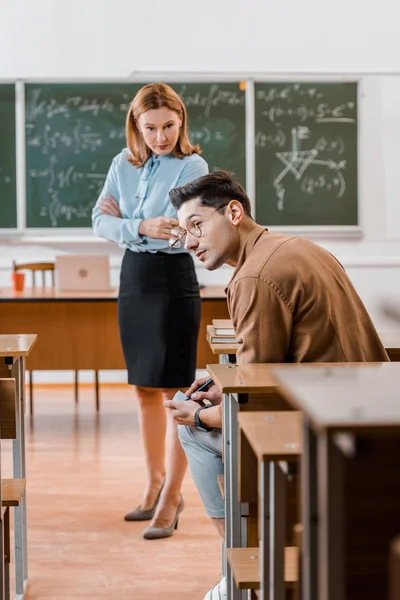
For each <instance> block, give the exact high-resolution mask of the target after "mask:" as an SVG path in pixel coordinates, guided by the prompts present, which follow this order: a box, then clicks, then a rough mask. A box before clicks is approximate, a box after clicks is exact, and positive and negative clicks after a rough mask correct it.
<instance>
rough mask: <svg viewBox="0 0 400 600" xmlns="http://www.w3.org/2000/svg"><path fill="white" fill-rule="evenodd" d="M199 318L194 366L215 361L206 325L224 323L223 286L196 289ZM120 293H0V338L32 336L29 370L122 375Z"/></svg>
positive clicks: (39, 290)
mask: <svg viewBox="0 0 400 600" xmlns="http://www.w3.org/2000/svg"><path fill="white" fill-rule="evenodd" d="M200 295H201V298H202V316H201V325H200V332H199V342H198V356H197V367H198V368H203V369H204V368H205V366H206V364H207V362H213V354H212V352H211V350H210V348H209V347H208V344H207V342H206V325H207V323H210V322H211V321H212V319H215V318H221V319H223V318H227V317H228V308H227V304H226V296H225V293H224V288H223V286H208V287H205V288H203V289H202V290H200ZM117 298H118V290H113V291H111V292H90V293H87V292H75V293H73V292H68V293H63V292H58V291H56V290H53V289H52V288H44V289H39V288H38V289H36V290H32V289H29V288H27V289H26V290H25V291H24V292H17V293H15V292H13V291H12V290H11V288H1V289H0V311H1V313H0V314H1V319H0V334H6V333H10V334H14V333H26V332H29V331H31V332H34V333H36V334H38V342H37V345H36V348H35V350H34V352H33V353H32V355H31V356H30V357H29V358H28V359H27V365H26V366H27V369H30V370H38V371H40V370H50V371H51V370H73V371H75V370H80V369H88V370H94V371H96V370H97V371H100V370H108V369H110V370H113V369H123V370H125V363H124V359H123V355H122V349H121V344H120V338H119V330H118V318H117Z"/></svg>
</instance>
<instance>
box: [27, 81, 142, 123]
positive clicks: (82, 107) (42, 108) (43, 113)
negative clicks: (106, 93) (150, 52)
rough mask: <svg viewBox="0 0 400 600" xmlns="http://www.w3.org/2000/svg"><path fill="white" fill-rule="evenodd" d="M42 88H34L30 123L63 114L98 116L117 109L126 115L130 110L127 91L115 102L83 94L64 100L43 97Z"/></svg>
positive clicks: (30, 97)
mask: <svg viewBox="0 0 400 600" xmlns="http://www.w3.org/2000/svg"><path fill="white" fill-rule="evenodd" d="M41 94H42V90H41V88H35V89H33V90H32V92H31V94H30V96H29V101H28V103H27V111H26V121H27V123H28V124H32V123H35V121H37V120H38V119H41V118H45V119H48V120H50V119H53V118H54V117H56V116H58V115H61V116H62V117H64V118H65V119H69V118H71V117H72V116H74V115H75V114H77V113H78V114H91V115H93V116H94V117H98V116H99V115H100V114H104V115H107V114H110V113H114V112H115V111H117V112H121V113H123V114H124V115H125V114H126V112H127V110H128V106H129V103H130V101H131V97H130V96H129V95H128V94H126V93H121V98H120V100H119V101H118V102H115V101H114V102H113V101H112V100H110V99H108V98H102V99H99V98H96V97H93V98H85V97H83V96H79V95H76V96H66V97H65V99H63V101H62V102H60V101H59V100H57V99H56V98H54V97H50V98H43V99H41Z"/></svg>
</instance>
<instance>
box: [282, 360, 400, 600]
mask: <svg viewBox="0 0 400 600" xmlns="http://www.w3.org/2000/svg"><path fill="white" fill-rule="evenodd" d="M273 373H274V376H275V377H276V379H277V380H278V382H280V384H281V388H280V389H281V394H282V395H284V397H285V398H286V399H287V400H288V402H290V403H291V404H292V406H293V407H294V408H296V409H298V410H301V411H303V413H304V415H305V431H304V438H303V439H304V452H303V465H302V488H303V491H304V496H303V497H304V498H305V501H304V512H303V519H302V523H303V527H304V535H303V540H304V541H303V584H304V587H303V597H304V598H308V599H309V600H317V599H318V600H345V599H348V598H351V599H352V600H380V599H382V598H387V597H388V580H389V577H388V554H389V547H390V543H391V541H392V540H393V538H394V537H395V536H396V535H398V533H399V531H400V510H399V506H400V477H399V473H400V401H399V399H400V395H399V383H400V364H398V363H381V364H380V363H375V364H365V363H364V364H361V363H359V364H357V365H354V364H353V365H350V366H349V365H348V364H347V365H340V364H337V365H331V366H329V367H326V366H322V365H320V366H317V367H315V366H309V365H296V366H291V367H289V368H285V369H282V368H275V369H274V371H273Z"/></svg>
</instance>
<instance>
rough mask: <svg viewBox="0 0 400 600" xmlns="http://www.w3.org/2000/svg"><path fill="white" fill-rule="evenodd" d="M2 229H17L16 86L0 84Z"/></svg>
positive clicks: (0, 214)
mask: <svg viewBox="0 0 400 600" xmlns="http://www.w3.org/2000/svg"><path fill="white" fill-rule="evenodd" d="M0 132H1V134H0V198H1V210H0V229H3V228H4V229H10V228H15V227H17V183H16V179H17V170H16V151H15V149H16V148H15V145H16V136H15V85H14V84H9V83H3V84H0Z"/></svg>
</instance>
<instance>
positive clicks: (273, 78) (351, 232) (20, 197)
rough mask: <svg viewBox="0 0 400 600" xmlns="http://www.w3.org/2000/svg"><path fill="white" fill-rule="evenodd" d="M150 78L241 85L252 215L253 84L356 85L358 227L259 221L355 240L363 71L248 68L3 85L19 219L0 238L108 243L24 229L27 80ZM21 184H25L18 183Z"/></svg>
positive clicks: (79, 234) (83, 231) (83, 232)
mask: <svg viewBox="0 0 400 600" xmlns="http://www.w3.org/2000/svg"><path fill="white" fill-rule="evenodd" d="M151 81H164V82H165V83H170V84H173V83H183V82H187V83H242V82H243V84H244V85H245V90H246V94H245V132H246V133H245V137H246V191H247V193H248V195H249V197H250V199H251V203H252V209H253V215H254V216H255V218H256V219H257V215H256V214H255V205H256V200H255V179H256V174H255V145H254V138H255V114H254V108H255V107H254V85H255V83H258V82H260V83H261V82H270V83H272V82H282V81H293V82H309V83H317V82H319V83H325V82H332V83H334V82H339V83H342V82H353V83H357V102H358V123H357V127H358V128H357V160H358V165H357V185H358V198H357V209H358V225H357V226H343V225H341V226H279V227H274V226H268V223H266V224H263V223H260V224H262V225H265V226H267V227H268V228H269V229H270V230H271V231H280V232H282V233H292V234H300V235H304V236H306V237H311V238H346V239H349V238H350V239H351V238H358V237H362V235H363V230H362V221H363V218H362V217H363V214H362V205H361V203H360V198H362V197H363V189H362V177H361V172H362V157H361V156H360V153H361V152H362V147H361V142H362V127H363V122H362V118H361V110H360V107H361V99H362V82H363V74H360V75H350V74H349V75H346V74H335V75H331V74H323V73H315V74H313V73H310V74H306V73H303V74H299V73H282V74H268V73H261V72H260V73H256V74H254V73H250V72H237V73H236V72H231V73H221V72H206V71H198V72H190V73H188V72H178V71H170V72H168V71H165V72H161V71H159V72H156V71H154V72H149V71H143V72H141V71H135V72H134V73H132V74H131V76H130V77H129V78H93V79H92V78H40V79H39V78H34V79H33V78H27V79H24V80H18V81H15V80H12V81H10V80H8V81H6V82H7V83H15V85H16V102H17V107H16V119H17V140H16V148H17V161H16V162H17V217H18V223H17V228H16V229H11V228H10V229H0V237H1V239H4V236H5V235H7V237H8V238H12V239H15V241H20V242H21V243H24V242H25V243H28V242H29V243H32V242H35V243H36V242H38V243H40V244H45V243H46V242H47V243H49V242H59V243H69V242H71V243H76V242H91V243H107V242H105V241H104V240H101V239H99V238H97V237H96V236H95V235H94V233H93V231H92V229H91V228H90V227H82V228H68V227H65V228H63V227H57V228H56V231H54V229H51V228H33V227H29V228H27V227H26V179H25V178H26V163H25V160H26V156H25V141H26V140H25V84H53V83H54V84H68V83H71V84H74V83H80V84H83V85H85V84H90V83H99V84H101V83H103V84H127V83H143V84H145V83H149V82H151ZM22 182H23V184H22Z"/></svg>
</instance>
